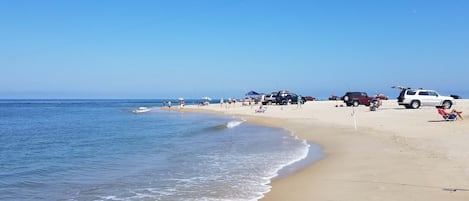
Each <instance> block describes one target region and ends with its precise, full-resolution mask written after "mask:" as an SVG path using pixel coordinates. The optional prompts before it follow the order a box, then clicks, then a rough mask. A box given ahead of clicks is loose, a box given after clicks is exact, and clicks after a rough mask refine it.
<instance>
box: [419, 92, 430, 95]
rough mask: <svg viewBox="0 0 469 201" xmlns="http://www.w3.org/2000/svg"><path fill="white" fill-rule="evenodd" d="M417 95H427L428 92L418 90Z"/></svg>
mask: <svg viewBox="0 0 469 201" xmlns="http://www.w3.org/2000/svg"><path fill="white" fill-rule="evenodd" d="M419 95H420V96H428V95H429V94H428V91H421V92H419Z"/></svg>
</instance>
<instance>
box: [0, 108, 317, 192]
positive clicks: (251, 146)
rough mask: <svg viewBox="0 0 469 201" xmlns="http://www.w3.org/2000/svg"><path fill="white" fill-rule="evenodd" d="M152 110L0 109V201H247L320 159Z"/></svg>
mask: <svg viewBox="0 0 469 201" xmlns="http://www.w3.org/2000/svg"><path fill="white" fill-rule="evenodd" d="M194 102H195V101H194ZM161 105H162V100H0V200H64V201H65V200H67V201H71V200H77V201H86V200H103V201H111V200H112V201H115V200H116V201H117V200H139V201H140V200H164V201H172V200H175V201H176V200H178V201H179V200H204V201H212V200H213V201H222V200H240V201H241V200H257V199H259V198H261V197H262V196H263V194H264V193H266V192H268V191H269V189H270V186H269V183H270V181H271V180H272V179H273V178H275V177H277V176H278V175H279V172H282V171H283V172H288V170H289V169H290V171H294V170H295V168H301V167H300V166H301V165H299V164H301V163H302V162H303V163H305V162H304V161H305V160H307V161H306V163H310V162H311V161H314V160H316V159H318V158H320V157H321V154H320V153H319V147H318V146H317V145H313V144H308V143H307V142H305V141H304V140H300V139H297V138H296V137H295V136H294V135H292V134H291V133H290V132H288V131H286V130H284V129H279V128H271V127H262V126H257V125H252V124H249V123H247V122H245V121H243V120H242V119H237V118H234V117H228V116H219V115H208V114H200V113H189V112H178V111H167V110H161V109H160V107H161ZM140 106H146V107H151V108H153V110H152V111H150V112H147V113H140V114H134V113H132V112H131V111H132V109H135V108H137V107H140ZM308 161H309V162H308ZM298 162H299V163H298ZM292 164H293V165H292Z"/></svg>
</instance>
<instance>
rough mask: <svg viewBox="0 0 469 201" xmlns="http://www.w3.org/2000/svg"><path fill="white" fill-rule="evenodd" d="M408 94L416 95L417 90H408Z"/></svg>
mask: <svg viewBox="0 0 469 201" xmlns="http://www.w3.org/2000/svg"><path fill="white" fill-rule="evenodd" d="M407 95H415V91H411V90H408V91H407Z"/></svg>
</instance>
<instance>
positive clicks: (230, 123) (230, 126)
mask: <svg viewBox="0 0 469 201" xmlns="http://www.w3.org/2000/svg"><path fill="white" fill-rule="evenodd" d="M243 122H244V121H239V120H238V121H230V122H228V123H226V127H227V128H234V127H236V126H239V125H241V124H242V123H243Z"/></svg>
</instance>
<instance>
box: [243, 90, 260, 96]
mask: <svg viewBox="0 0 469 201" xmlns="http://www.w3.org/2000/svg"><path fill="white" fill-rule="evenodd" d="M258 95H259V93H257V92H255V91H249V92H247V93H246V96H258Z"/></svg>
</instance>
